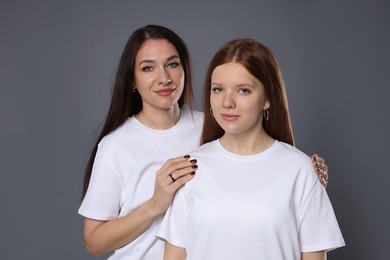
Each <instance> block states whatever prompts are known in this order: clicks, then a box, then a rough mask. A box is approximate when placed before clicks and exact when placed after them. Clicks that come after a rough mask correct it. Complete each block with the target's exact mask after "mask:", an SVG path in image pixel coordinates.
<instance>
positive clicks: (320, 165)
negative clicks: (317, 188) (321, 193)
mask: <svg viewBox="0 0 390 260" xmlns="http://www.w3.org/2000/svg"><path fill="white" fill-rule="evenodd" d="M310 158H311V161H312V162H313V167H314V170H315V172H316V173H317V175H318V178H319V179H320V182H321V184H322V185H323V186H324V187H325V188H326V185H328V182H329V174H328V166H327V165H326V164H325V159H324V158H322V157H320V156H318V154H313V155H312V156H311V157H310Z"/></svg>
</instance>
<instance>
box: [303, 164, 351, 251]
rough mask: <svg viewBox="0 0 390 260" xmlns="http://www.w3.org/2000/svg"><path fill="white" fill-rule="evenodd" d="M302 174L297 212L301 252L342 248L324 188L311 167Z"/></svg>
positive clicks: (334, 217) (339, 232)
mask: <svg viewBox="0 0 390 260" xmlns="http://www.w3.org/2000/svg"><path fill="white" fill-rule="evenodd" d="M307 167H309V168H307V169H304V170H303V171H308V172H307V174H304V176H305V180H304V181H303V185H304V186H305V187H304V189H303V190H304V193H302V194H301V195H302V196H301V200H300V203H299V204H298V208H297V217H298V227H299V240H300V246H301V251H302V252H315V251H322V250H326V251H330V250H332V249H335V248H338V247H341V246H344V245H345V243H344V239H343V237H342V234H341V231H340V228H339V225H338V223H337V220H336V216H335V213H334V211H333V207H332V205H331V202H330V200H329V197H328V194H327V193H326V190H325V188H324V187H323V186H322V185H321V183H320V182H319V180H318V178H317V175H316V174H315V173H314V172H313V170H312V168H310V167H312V166H311V164H309V165H308V166H307Z"/></svg>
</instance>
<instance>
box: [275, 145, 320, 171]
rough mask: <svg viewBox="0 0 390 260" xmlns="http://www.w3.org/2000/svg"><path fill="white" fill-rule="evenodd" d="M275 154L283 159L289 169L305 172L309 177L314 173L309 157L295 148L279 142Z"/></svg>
mask: <svg viewBox="0 0 390 260" xmlns="http://www.w3.org/2000/svg"><path fill="white" fill-rule="evenodd" d="M277 154H278V156H283V158H285V160H284V161H285V162H286V165H288V167H289V168H290V169H296V170H297V171H298V172H306V173H309V174H310V175H311V174H312V173H313V172H314V169H313V164H312V162H311V159H310V157H309V156H308V155H306V154H305V153H304V152H302V151H301V150H299V149H298V148H296V147H295V146H292V145H289V144H287V143H283V142H279V147H278V150H277Z"/></svg>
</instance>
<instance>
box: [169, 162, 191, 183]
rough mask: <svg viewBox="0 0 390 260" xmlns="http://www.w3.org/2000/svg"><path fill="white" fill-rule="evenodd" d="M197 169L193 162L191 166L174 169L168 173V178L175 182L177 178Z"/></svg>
mask: <svg viewBox="0 0 390 260" xmlns="http://www.w3.org/2000/svg"><path fill="white" fill-rule="evenodd" d="M197 169H198V165H196V164H193V165H191V166H188V167H185V168H181V169H178V170H175V171H174V172H172V173H170V174H168V179H169V180H171V181H172V182H175V181H177V180H178V179H180V178H182V177H184V176H186V175H188V174H191V173H193V172H195V171H196V170H197Z"/></svg>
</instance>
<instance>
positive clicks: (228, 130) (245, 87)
mask: <svg viewBox="0 0 390 260" xmlns="http://www.w3.org/2000/svg"><path fill="white" fill-rule="evenodd" d="M210 104H211V108H212V110H213V114H214V117H215V119H216V120H217V122H218V124H219V125H220V126H221V127H222V128H223V130H225V134H240V135H241V134H252V133H255V134H257V133H258V132H259V131H261V129H262V119H263V110H264V109H268V108H269V106H270V103H269V101H268V100H267V98H266V97H265V92H264V86H263V84H262V83H261V82H260V81H259V80H258V79H256V78H255V77H254V76H252V75H251V74H250V73H249V72H248V71H247V70H246V68H245V67H244V66H242V65H241V64H240V63H236V62H229V63H226V64H223V65H220V66H218V67H216V68H215V69H214V71H213V73H212V75H211V94H210Z"/></svg>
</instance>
